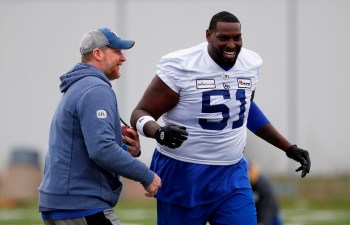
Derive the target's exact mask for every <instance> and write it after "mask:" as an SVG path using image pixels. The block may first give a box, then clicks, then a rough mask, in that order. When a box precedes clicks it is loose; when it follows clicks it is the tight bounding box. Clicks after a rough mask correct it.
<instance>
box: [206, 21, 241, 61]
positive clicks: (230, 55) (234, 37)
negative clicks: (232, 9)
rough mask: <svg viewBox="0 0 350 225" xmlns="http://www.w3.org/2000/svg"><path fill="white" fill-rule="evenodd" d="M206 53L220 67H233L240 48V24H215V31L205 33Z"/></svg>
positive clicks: (210, 30) (209, 30)
mask: <svg viewBox="0 0 350 225" xmlns="http://www.w3.org/2000/svg"><path fill="white" fill-rule="evenodd" d="M206 37H207V41H208V53H209V55H210V57H211V58H212V59H213V60H214V61H215V62H216V63H217V64H218V65H220V66H224V67H226V66H233V65H234V64H235V62H236V59H237V56H238V54H239V52H240V51H241V48H242V44H243V43H242V33H241V24H240V23H239V22H217V24H216V28H215V29H208V30H207V31H206Z"/></svg>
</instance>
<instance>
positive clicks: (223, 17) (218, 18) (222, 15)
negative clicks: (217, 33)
mask: <svg viewBox="0 0 350 225" xmlns="http://www.w3.org/2000/svg"><path fill="white" fill-rule="evenodd" d="M218 22H230V23H240V22H239V19H238V18H237V17H236V16H235V15H233V14H232V13H229V12H226V11H222V12H219V13H217V14H215V15H214V16H213V17H212V18H211V20H210V23H209V30H214V29H215V28H216V24H217V23H218Z"/></svg>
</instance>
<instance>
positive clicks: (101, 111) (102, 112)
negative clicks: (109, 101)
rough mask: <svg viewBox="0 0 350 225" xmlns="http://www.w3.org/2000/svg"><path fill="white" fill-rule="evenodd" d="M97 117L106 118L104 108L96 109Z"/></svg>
mask: <svg viewBox="0 0 350 225" xmlns="http://www.w3.org/2000/svg"><path fill="white" fill-rule="evenodd" d="M96 115H97V118H100V119H104V118H107V112H106V110H103V109H100V110H97V111H96Z"/></svg>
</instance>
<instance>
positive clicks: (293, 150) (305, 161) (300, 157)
mask: <svg viewBox="0 0 350 225" xmlns="http://www.w3.org/2000/svg"><path fill="white" fill-rule="evenodd" d="M286 154H287V156H288V157H289V158H291V159H294V160H295V161H297V162H299V163H300V164H301V166H300V167H299V168H298V169H296V170H295V172H298V171H302V172H301V177H305V176H306V174H307V173H309V172H310V167H311V161H310V157H309V152H308V151H306V150H304V149H301V148H298V146H296V145H292V146H290V147H289V148H288V149H287V151H286Z"/></svg>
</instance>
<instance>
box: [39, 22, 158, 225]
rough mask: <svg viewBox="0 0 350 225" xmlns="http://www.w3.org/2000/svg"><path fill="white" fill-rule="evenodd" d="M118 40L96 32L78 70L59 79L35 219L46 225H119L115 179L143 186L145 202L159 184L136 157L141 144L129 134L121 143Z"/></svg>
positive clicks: (124, 45)
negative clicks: (115, 84)
mask: <svg viewBox="0 0 350 225" xmlns="http://www.w3.org/2000/svg"><path fill="white" fill-rule="evenodd" d="M133 45H134V41H132V40H122V39H121V38H120V37H118V35H116V34H115V33H113V32H112V31H111V30H110V29H108V28H101V29H94V30H91V31H89V32H88V33H86V34H85V35H84V36H83V37H82V40H81V44H80V52H81V55H82V57H81V63H78V64H76V65H75V66H74V68H73V69H72V70H70V71H69V72H67V73H66V74H64V75H63V76H61V77H60V79H61V84H60V90H61V92H62V93H63V96H62V99H61V101H60V102H59V104H58V106H57V109H56V112H55V114H54V116H53V119H52V123H51V128H50V138H49V148H48V152H47V155H46V158H45V169H44V175H43V178H42V181H41V184H40V187H39V211H40V212H41V214H42V218H43V220H44V223H45V225H54V224H59V225H70V224H79V225H92V224H99V225H107V224H108V225H111V224H112V225H119V224H120V221H119V219H118V218H117V216H116V214H115V212H114V211H113V207H114V206H115V205H116V204H117V201H118V198H119V196H120V193H121V189H122V183H121V182H120V180H119V176H123V177H126V178H128V179H132V180H135V181H138V182H140V183H141V184H142V185H143V187H144V188H145V190H146V194H145V195H146V196H147V197H153V196H154V195H155V194H156V193H157V190H158V189H159V188H160V187H161V179H160V178H159V176H158V175H157V174H155V173H153V172H152V171H151V170H150V169H149V168H148V167H147V166H146V165H145V164H144V163H142V162H141V161H140V160H137V159H136V158H135V157H136V156H138V155H139V154H140V140H139V137H138V134H137V133H136V132H135V130H134V129H132V128H128V129H127V132H128V135H125V136H123V135H122V130H121V125H120V116H119V112H118V104H117V100H116V96H115V93H114V91H113V89H112V86H111V81H112V80H115V79H118V78H119V77H120V69H119V67H120V66H121V65H122V64H123V62H125V60H126V59H125V57H124V55H123V53H122V50H125V49H130V48H131V47H133Z"/></svg>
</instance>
